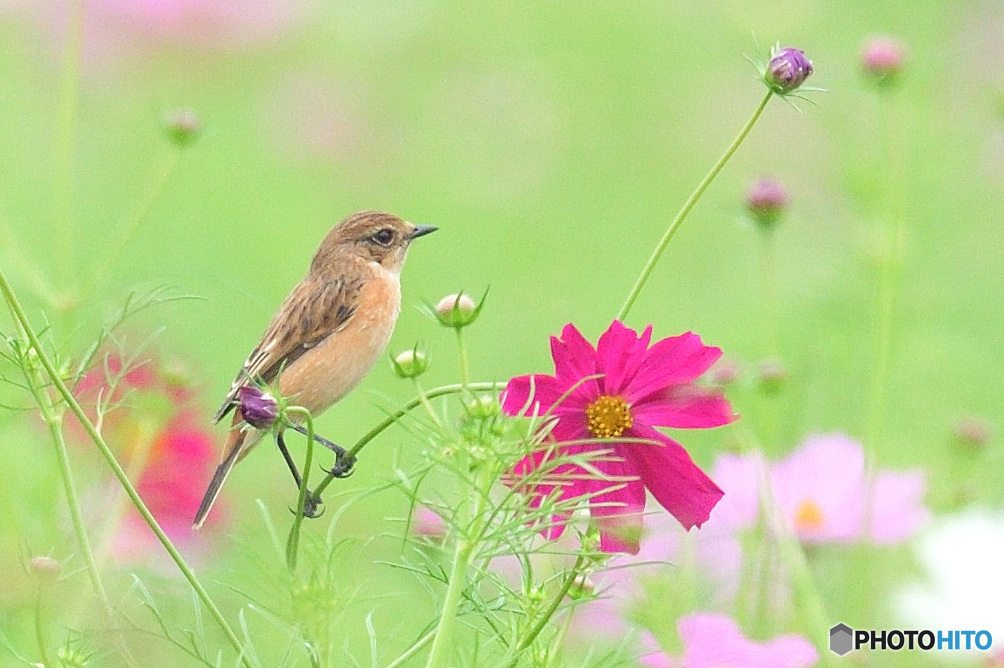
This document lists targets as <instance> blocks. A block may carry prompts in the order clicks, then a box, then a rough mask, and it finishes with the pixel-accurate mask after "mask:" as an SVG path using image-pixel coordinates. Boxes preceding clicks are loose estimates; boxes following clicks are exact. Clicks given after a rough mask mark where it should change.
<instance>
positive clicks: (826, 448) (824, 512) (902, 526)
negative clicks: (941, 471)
mask: <svg viewBox="0 0 1004 668" xmlns="http://www.w3.org/2000/svg"><path fill="white" fill-rule="evenodd" d="M771 487H772V492H773V496H774V500H775V502H776V503H777V505H778V508H779V509H780V511H781V513H782V515H783V516H784V518H785V519H786V520H787V521H788V522H789V525H790V526H791V527H792V530H793V531H794V532H795V534H796V535H797V536H798V538H799V539H800V540H802V541H804V542H807V543H831V542H837V543H848V542H852V541H855V540H859V539H861V538H866V539H868V540H871V541H872V542H874V543H879V544H891V543H901V542H903V541H905V540H907V539H908V538H910V537H911V536H912V535H913V534H915V533H916V532H917V530H918V529H919V528H920V527H921V526H922V525H923V524H924V523H925V522H926V521H927V520H928V518H929V517H930V512H929V511H928V510H927V508H926V507H925V506H924V505H923V497H924V493H925V491H926V483H925V476H924V473H923V471H920V470H913V471H903V472H893V471H879V472H878V473H877V474H876V475H875V478H874V482H873V483H872V486H871V489H869V488H868V483H867V480H866V475H865V457H864V451H863V449H862V447H861V444H860V443H858V442H856V441H854V440H852V439H851V438H849V437H848V436H846V435H843V434H826V435H822V436H812V437H809V438H808V439H806V441H805V442H804V443H803V444H802V445H801V446H800V447H799V448H797V449H796V450H795V451H794V452H792V453H791V454H790V455H788V457H786V458H785V459H783V460H781V461H780V462H778V463H777V464H775V466H774V467H773V471H772V473H771ZM869 501H870V506H868V507H866V504H867V503H868V502H869Z"/></svg>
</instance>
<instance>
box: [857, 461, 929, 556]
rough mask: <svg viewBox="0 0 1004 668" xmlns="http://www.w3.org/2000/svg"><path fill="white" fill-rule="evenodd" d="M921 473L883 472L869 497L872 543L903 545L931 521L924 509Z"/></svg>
mask: <svg viewBox="0 0 1004 668" xmlns="http://www.w3.org/2000/svg"><path fill="white" fill-rule="evenodd" d="M926 492H927V482H926V480H925V475H924V472H923V471H882V472H880V473H879V474H878V475H877V476H876V477H875V483H874V486H873V487H872V496H871V504H872V509H871V518H870V521H871V531H870V534H871V539H872V540H873V541H874V542H876V543H878V544H880V545H893V544H897V543H902V542H904V541H906V540H908V539H909V538H911V537H912V536H913V535H914V534H915V533H917V531H918V530H919V529H920V527H922V526H923V525H924V524H925V523H927V521H928V520H929V519H930V518H931V511H929V510H928V509H927V507H925V506H924V494H925V493H926Z"/></svg>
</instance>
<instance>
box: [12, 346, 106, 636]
mask: <svg viewBox="0 0 1004 668" xmlns="http://www.w3.org/2000/svg"><path fill="white" fill-rule="evenodd" d="M32 345H36V344H35V343H34V342H33V343H32ZM37 349H38V348H37V347H36V350H37ZM35 380H36V379H32V380H30V381H29V383H31V386H32V393H33V394H34V395H35V402H36V403H38V405H39V408H40V410H41V413H42V420H44V421H45V425H46V427H48V429H49V436H50V437H51V438H52V442H53V444H54V445H55V446H56V461H57V462H58V463H59V476H60V478H61V479H62V481H63V491H64V492H65V493H66V503H67V505H68V506H69V507H70V523H71V524H72V525H73V532H74V533H75V534H76V536H77V544H78V545H79V546H80V553H81V555H83V557H84V564H85V567H86V570H87V575H88V577H89V578H90V580H91V585H92V586H93V587H94V592H95V593H96V594H97V595H98V598H99V599H101V604H102V605H103V606H104V608H105V612H107V613H108V615H109V617H112V616H113V615H114V612H113V610H112V604H111V602H110V601H109V600H108V592H107V591H106V590H105V586H104V583H103V582H102V581H101V573H100V572H99V570H98V563H97V560H96V559H95V558H94V550H93V548H92V547H91V541H90V538H88V537H87V528H86V527H85V525H84V515H83V512H82V511H81V509H80V497H78V496H77V486H76V484H75V483H74V481H73V466H72V465H71V464H70V456H69V453H68V452H67V449H66V440H65V439H64V438H63V418H62V416H61V415H59V413H58V412H57V411H56V409H55V408H54V407H53V406H52V405H51V402H50V401H49V400H48V398H47V397H43V396H41V394H40V393H39V391H38V389H37V385H35Z"/></svg>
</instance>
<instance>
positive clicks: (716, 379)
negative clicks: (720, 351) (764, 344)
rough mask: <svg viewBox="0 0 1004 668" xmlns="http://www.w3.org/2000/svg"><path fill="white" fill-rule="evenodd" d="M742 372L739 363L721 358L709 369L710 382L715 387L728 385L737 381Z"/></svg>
mask: <svg viewBox="0 0 1004 668" xmlns="http://www.w3.org/2000/svg"><path fill="white" fill-rule="evenodd" d="M742 372H743V368H742V367H741V366H740V365H739V362H736V361H735V360H733V359H729V358H722V359H720V360H718V362H717V363H716V364H715V366H713V367H712V368H711V382H712V383H714V384H715V385H730V384H732V383H734V382H736V380H738V378H739V376H741V375H742Z"/></svg>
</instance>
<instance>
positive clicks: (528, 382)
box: [502, 320, 735, 553]
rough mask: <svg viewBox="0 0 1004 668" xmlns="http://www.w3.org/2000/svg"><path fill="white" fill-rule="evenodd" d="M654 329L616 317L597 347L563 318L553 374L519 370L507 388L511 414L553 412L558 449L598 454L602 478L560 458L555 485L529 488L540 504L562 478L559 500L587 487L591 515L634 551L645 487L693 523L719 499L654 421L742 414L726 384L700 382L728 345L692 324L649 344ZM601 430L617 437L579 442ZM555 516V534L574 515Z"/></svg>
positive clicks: (676, 423)
mask: <svg viewBox="0 0 1004 668" xmlns="http://www.w3.org/2000/svg"><path fill="white" fill-rule="evenodd" d="M651 337H652V327H651V326H649V327H647V328H646V329H645V331H644V332H642V333H641V335H640V336H639V335H638V333H637V332H635V330H633V329H629V328H628V327H625V326H624V325H623V324H621V323H620V322H619V321H616V320H615V321H614V322H613V323H612V324H611V325H610V327H609V328H608V329H607V331H606V332H604V334H603V335H602V336H601V337H600V339H599V343H598V344H597V346H596V347H595V348H593V346H592V344H590V343H589V342H588V341H587V340H586V339H585V338H584V337H583V336H582V334H581V333H580V332H579V330H578V329H576V328H575V326H574V325H571V324H569V325H566V326H565V328H564V330H563V331H562V334H561V338H560V339H559V338H557V337H552V338H551V356H552V357H553V358H554V366H555V375H554V376H545V375H533V376H520V377H518V378H513V379H512V380H510V381H509V384H508V385H507V386H506V390H505V393H504V394H503V399H502V406H503V409H504V410H505V412H506V413H508V414H509V415H517V414H519V413H520V412H521V411H523V409H524V408H527V407H529V412H530V413H531V414H532V413H537V414H542V413H545V412H548V411H550V412H551V414H552V415H553V416H554V418H556V419H555V420H554V421H553V422H552V425H551V431H550V437H551V438H553V439H554V440H555V441H556V443H557V446H556V448H557V449H558V450H560V451H562V452H564V453H566V454H570V455H574V454H581V453H587V454H588V453H592V454H597V453H599V455H600V456H599V457H597V458H596V459H593V460H591V462H590V466H592V467H595V469H597V470H598V471H599V472H600V473H602V474H603V477H600V476H597V475H596V474H595V473H593V472H589V471H587V470H585V469H584V468H583V467H581V466H579V465H578V464H575V463H565V464H560V465H559V466H557V467H556V469H555V471H554V478H553V479H554V482H553V484H545V483H542V482H541V483H536V484H534V485H533V487H534V488H533V489H530V490H529V492H530V494H531V495H532V499H531V503H532V504H533V505H534V506H535V507H539V505H540V503H541V501H542V499H543V498H545V497H547V496H548V495H550V494H552V493H554V489H555V488H556V487H558V492H557V493H556V496H557V498H559V499H569V498H574V497H579V496H583V495H590V496H589V505H590V515H591V517H592V519H593V520H594V521H595V522H596V524H597V526H598V527H599V530H600V535H601V549H603V550H604V551H607V552H618V551H626V552H631V553H637V551H638V540H639V537H640V529H641V513H642V511H643V509H644V507H645V490H646V489H648V490H649V491H650V492H651V493H652V495H653V496H654V497H655V499H656V501H658V502H659V504H660V505H662V507H663V508H665V509H666V510H668V511H669V512H670V513H671V514H672V515H673V516H674V517H676V519H677V520H679V522H680V523H681V524H682V525H683V526H684V527H685V528H687V529H690V528H691V527H694V526H700V525H701V524H703V523H704V521H705V520H707V519H708V515H709V514H710V513H711V509H712V508H714V507H715V504H716V503H718V501H719V499H721V498H722V491H721V490H720V489H719V488H718V486H717V485H715V483H714V482H712V481H711V479H710V478H708V476H707V475H705V474H704V472H703V471H701V469H699V468H698V467H697V465H696V464H694V462H693V460H692V459H691V458H690V455H688V454H687V452H686V450H684V449H683V447H682V446H681V445H680V444H679V443H677V442H676V441H674V440H673V439H671V438H669V437H668V436H666V435H664V434H662V433H661V432H659V431H657V430H656V429H655V427H673V428H677V429H694V428H705V427H718V426H721V425H724V424H728V423H729V422H731V421H732V420H734V419H735V416H734V415H733V413H732V409H731V407H730V406H729V403H728V401H726V400H725V398H724V397H723V396H722V395H721V393H720V392H718V391H716V390H711V389H705V388H702V387H700V386H698V385H696V384H695V383H694V381H695V380H697V378H698V377H699V376H701V374H703V373H704V372H705V371H707V370H708V368H710V367H711V365H712V364H714V363H715V361H716V360H718V358H719V357H721V354H722V351H721V350H720V349H718V348H713V347H709V346H705V345H704V344H703V343H702V342H701V339H700V338H699V337H698V336H697V335H696V334H692V333H689V332H688V333H686V334H682V335H680V336H674V337H670V338H666V339H662V340H661V341H658V342H656V343H655V344H653V345H652V346H649V342H650V340H651ZM566 393H567V396H565V397H564V398H562V397H563V395H565V394H566ZM596 438H602V439H615V441H614V442H613V443H610V442H605V443H582V442H581V441H582V440H583V439H586V440H589V439H596ZM633 439H642V442H638V441H634V440H633ZM575 441H579V442H578V443H574V442H575ZM644 441H655V442H657V443H659V444H661V445H659V446H657V445H654V444H651V443H646V442H644ZM603 453H608V454H603ZM552 456H553V453H552V451H551V450H548V451H545V452H536V453H533V454H532V455H531V456H528V457H526V458H524V459H523V460H522V461H521V462H519V463H518V464H517V465H516V467H515V469H514V471H513V473H514V476H513V478H514V479H515V483H516V484H517V485H518V483H519V479H520V478H521V477H524V476H526V475H528V474H530V473H531V472H532V471H534V470H536V469H538V468H540V467H541V466H542V465H546V464H547V462H548V459H550V458H551V457H552ZM548 479H549V480H550V479H552V478H550V477H549V478H548ZM553 519H554V521H553V523H552V524H550V525H549V526H548V528H547V529H545V531H544V533H545V536H546V537H548V538H556V537H557V536H558V535H560V534H561V532H562V530H563V529H564V522H566V521H567V520H568V517H567V516H558V517H555V518H553Z"/></svg>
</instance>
